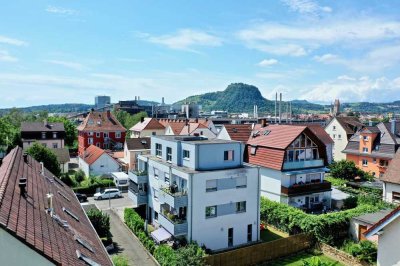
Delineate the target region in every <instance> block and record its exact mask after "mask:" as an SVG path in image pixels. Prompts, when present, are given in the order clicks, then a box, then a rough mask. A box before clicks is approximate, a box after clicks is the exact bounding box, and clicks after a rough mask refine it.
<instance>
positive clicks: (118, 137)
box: [115, 131, 121, 139]
mask: <svg viewBox="0 0 400 266" xmlns="http://www.w3.org/2000/svg"><path fill="white" fill-rule="evenodd" d="M115 138H117V139H120V138H121V132H119V131H117V132H115Z"/></svg>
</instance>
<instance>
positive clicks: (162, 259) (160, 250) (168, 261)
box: [154, 245, 190, 266]
mask: <svg viewBox="0 0 400 266" xmlns="http://www.w3.org/2000/svg"><path fill="white" fill-rule="evenodd" d="M154 257H155V258H156V260H157V261H158V263H160V265H161V266H169V265H176V254H175V252H174V250H173V249H172V248H171V247H170V246H167V245H160V246H158V247H157V248H156V250H155V251H154ZM185 265H190V264H185Z"/></svg>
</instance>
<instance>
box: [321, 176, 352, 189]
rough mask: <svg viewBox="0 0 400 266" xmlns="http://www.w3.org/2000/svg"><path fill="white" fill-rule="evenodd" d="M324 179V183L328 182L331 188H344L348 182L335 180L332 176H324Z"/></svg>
mask: <svg viewBox="0 0 400 266" xmlns="http://www.w3.org/2000/svg"><path fill="white" fill-rule="evenodd" d="M324 179H325V180H326V181H329V182H330V183H331V184H332V186H334V187H342V186H345V185H346V183H347V182H348V181H347V180H345V179H342V178H336V177H332V176H325V178H324Z"/></svg>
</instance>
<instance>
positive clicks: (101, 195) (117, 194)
mask: <svg viewBox="0 0 400 266" xmlns="http://www.w3.org/2000/svg"><path fill="white" fill-rule="evenodd" d="M121 197H122V193H121V191H119V190H118V189H117V188H107V189H105V190H104V191H103V192H97V193H96V194H94V199H95V200H102V199H109V198H114V199H116V198H121Z"/></svg>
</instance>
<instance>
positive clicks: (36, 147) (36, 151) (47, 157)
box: [26, 142, 61, 176]
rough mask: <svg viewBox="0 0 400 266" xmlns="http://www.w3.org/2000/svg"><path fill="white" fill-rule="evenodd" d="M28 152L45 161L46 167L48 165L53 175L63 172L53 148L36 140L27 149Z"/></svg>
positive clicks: (37, 159)
mask: <svg viewBox="0 0 400 266" xmlns="http://www.w3.org/2000/svg"><path fill="white" fill-rule="evenodd" d="M26 152H27V153H28V154H29V155H31V156H32V157H33V158H34V159H35V160H36V161H38V162H43V164H44V167H46V168H47V169H48V170H49V171H50V172H51V173H52V174H53V175H55V176H59V175H60V174H61V169H60V164H59V163H58V159H57V156H56V155H55V154H54V152H53V151H52V150H51V149H49V148H47V147H45V146H43V145H42V144H40V143H38V142H35V143H33V145H32V146H30V147H29V148H28V149H27V150H26Z"/></svg>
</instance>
